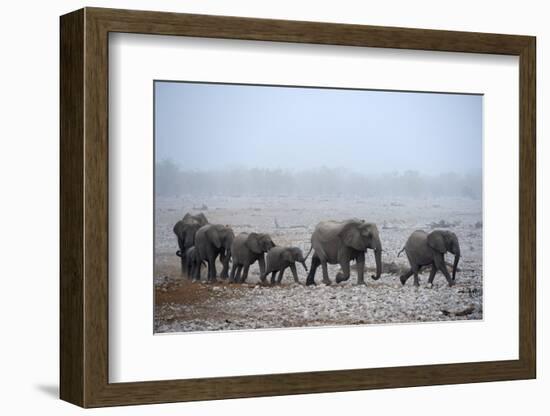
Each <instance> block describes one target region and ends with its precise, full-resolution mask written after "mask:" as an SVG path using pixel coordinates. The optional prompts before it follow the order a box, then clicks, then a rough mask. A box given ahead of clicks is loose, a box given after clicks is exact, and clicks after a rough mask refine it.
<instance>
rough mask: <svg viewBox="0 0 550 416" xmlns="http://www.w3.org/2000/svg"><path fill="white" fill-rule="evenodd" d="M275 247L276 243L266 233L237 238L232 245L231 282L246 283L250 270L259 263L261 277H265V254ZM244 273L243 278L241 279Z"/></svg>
mask: <svg viewBox="0 0 550 416" xmlns="http://www.w3.org/2000/svg"><path fill="white" fill-rule="evenodd" d="M273 247H275V243H274V242H273V240H272V239H271V237H270V236H269V234H264V233H240V234H238V235H237V236H236V237H235V240H234V241H233V244H232V245H231V257H232V260H233V266H232V267H231V277H230V279H229V281H230V282H233V283H239V282H240V283H244V282H245V281H246V279H247V277H248V269H249V268H250V266H251V265H252V264H254V263H255V262H256V261H258V264H259V266H260V276H261V277H264V275H265V253H266V252H268V251H269V250H270V249H271V248H273ZM241 271H242V277H241Z"/></svg>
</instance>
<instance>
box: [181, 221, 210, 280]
mask: <svg viewBox="0 0 550 416" xmlns="http://www.w3.org/2000/svg"><path fill="white" fill-rule="evenodd" d="M206 224H208V220H207V219H206V216H205V215H204V214H203V213H202V212H201V213H200V214H197V215H192V214H190V213H187V214H185V216H184V217H183V218H182V219H181V220H179V221H178V222H177V223H176V224H175V225H174V228H173V231H174V234H175V235H176V237H177V239H178V247H179V254H178V256H179V257H180V258H181V274H184V272H185V270H186V253H187V251H188V250H189V248H190V247H192V246H193V245H195V234H196V233H197V231H198V230H199V228H201V227H202V226H203V225H206ZM189 277H191V276H189Z"/></svg>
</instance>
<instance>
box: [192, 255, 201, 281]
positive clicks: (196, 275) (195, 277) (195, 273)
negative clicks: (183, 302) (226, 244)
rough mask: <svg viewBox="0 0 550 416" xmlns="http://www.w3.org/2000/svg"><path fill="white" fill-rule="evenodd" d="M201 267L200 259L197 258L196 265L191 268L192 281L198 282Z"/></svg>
mask: <svg viewBox="0 0 550 416" xmlns="http://www.w3.org/2000/svg"><path fill="white" fill-rule="evenodd" d="M201 267H202V260H199V261H198V262H197V265H196V267H195V268H194V269H193V281H194V282H200V280H201Z"/></svg>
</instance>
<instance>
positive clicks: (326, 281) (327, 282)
mask: <svg viewBox="0 0 550 416" xmlns="http://www.w3.org/2000/svg"><path fill="white" fill-rule="evenodd" d="M323 284H324V285H325V286H330V285H331V284H332V282H331V281H330V280H323Z"/></svg>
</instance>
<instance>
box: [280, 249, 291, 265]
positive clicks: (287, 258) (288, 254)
mask: <svg viewBox="0 0 550 416" xmlns="http://www.w3.org/2000/svg"><path fill="white" fill-rule="evenodd" d="M282 257H283V260H284V261H286V262H289V263H293V262H294V256H293V255H292V252H291V251H290V250H285V251H284V252H283V255H282Z"/></svg>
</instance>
